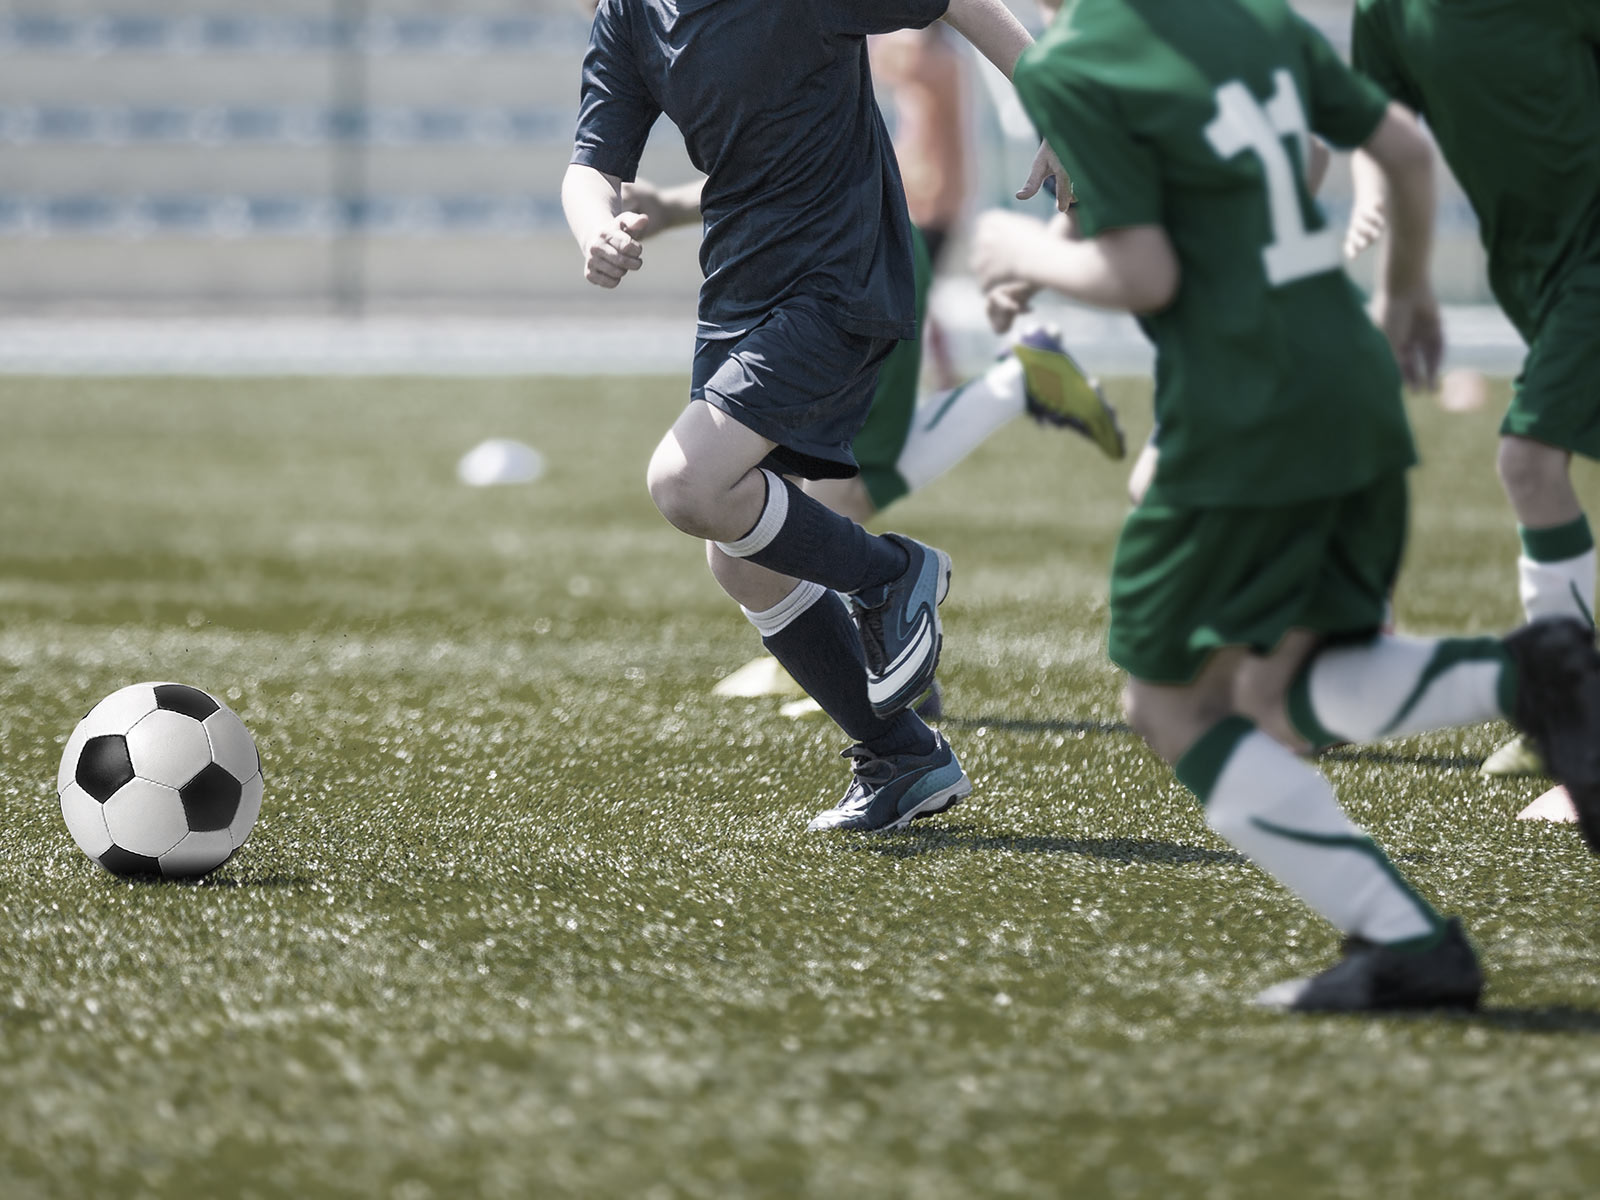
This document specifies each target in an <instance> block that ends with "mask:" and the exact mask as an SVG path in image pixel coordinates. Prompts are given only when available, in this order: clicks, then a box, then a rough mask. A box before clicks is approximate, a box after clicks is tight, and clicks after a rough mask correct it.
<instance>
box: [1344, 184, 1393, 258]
mask: <svg viewBox="0 0 1600 1200" xmlns="http://www.w3.org/2000/svg"><path fill="white" fill-rule="evenodd" d="M1388 224H1389V222H1388V218H1386V217H1385V216H1384V212H1383V197H1382V196H1374V197H1372V199H1371V200H1370V201H1367V202H1365V203H1361V204H1358V205H1357V206H1356V207H1355V208H1354V209H1353V210H1352V211H1351V213H1350V224H1349V226H1348V227H1347V228H1346V229H1345V231H1344V256H1345V257H1346V258H1355V257H1356V255H1358V254H1360V253H1361V252H1362V251H1363V250H1365V249H1366V248H1367V247H1368V246H1370V245H1372V244H1373V243H1374V242H1376V241H1377V240H1378V239H1379V238H1380V237H1382V236H1383V231H1384V230H1385V229H1386V228H1387V227H1388Z"/></svg>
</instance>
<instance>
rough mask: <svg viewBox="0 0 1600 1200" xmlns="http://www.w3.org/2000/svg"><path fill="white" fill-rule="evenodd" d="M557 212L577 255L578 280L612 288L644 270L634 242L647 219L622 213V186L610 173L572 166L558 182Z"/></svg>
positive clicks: (633, 213) (629, 213) (639, 235)
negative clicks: (578, 251) (580, 262)
mask: <svg viewBox="0 0 1600 1200" xmlns="http://www.w3.org/2000/svg"><path fill="white" fill-rule="evenodd" d="M561 209H562V211H563V212H564V213H565V214H566V217H567V228H568V229H570V230H571V231H572V236H573V237H575V238H576V239H577V240H578V248H579V249H581V250H582V251H583V277H584V278H585V279H587V280H588V281H589V282H590V283H592V284H594V285H595V286H596V287H603V288H614V287H616V286H617V284H619V283H621V282H622V279H623V276H625V275H626V274H627V273H628V272H629V271H637V270H638V269H639V268H640V267H642V266H644V247H643V246H641V245H640V244H639V238H640V237H641V236H642V235H643V234H644V231H645V229H646V227H647V226H648V225H649V221H648V219H647V218H645V217H644V216H643V215H642V214H640V213H636V212H624V211H623V210H622V183H621V181H620V180H619V179H618V178H617V177H616V176H615V175H607V174H606V173H605V172H603V171H598V170H596V169H595V168H594V167H589V166H585V165H584V164H582V163H573V164H572V165H571V166H569V167H568V168H567V174H566V177H565V178H564V179H563V180H562V181H561Z"/></svg>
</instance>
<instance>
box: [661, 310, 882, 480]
mask: <svg viewBox="0 0 1600 1200" xmlns="http://www.w3.org/2000/svg"><path fill="white" fill-rule="evenodd" d="M896 345H897V343H896V342H894V341H891V340H888V339H885V338H873V337H864V336H862V335H861V334H856V333H849V332H847V331H846V330H843V329H840V328H839V327H838V326H836V325H834V324H832V323H831V322H829V321H828V320H827V319H826V318H825V317H824V316H823V315H822V314H821V313H820V312H818V311H816V310H815V309H813V308H810V307H808V306H805V305H799V304H790V305H786V306H784V307H783V308H779V309H777V310H775V311H774V312H773V313H772V314H771V315H770V316H768V317H767V319H766V320H764V321H762V322H761V324H759V325H757V326H756V327H755V328H754V329H752V330H751V331H750V332H749V333H747V334H745V335H744V336H743V337H739V338H727V339H722V340H712V339H708V338H701V339H700V341H699V342H697V343H696V344H695V348H694V375H693V380H692V383H691V386H690V390H689V394H690V396H691V397H692V398H694V399H696V400H704V401H706V402H707V403H708V404H712V405H715V406H716V407H717V408H720V409H721V410H722V411H723V412H725V413H727V414H728V415H729V416H730V417H732V418H733V419H734V420H735V421H738V422H739V424H741V425H743V426H745V427H746V428H747V429H752V430H754V431H755V432H756V433H759V434H760V435H761V436H762V437H764V438H766V439H767V440H768V441H771V442H776V443H777V447H776V448H775V449H774V450H773V451H772V453H771V454H769V455H768V456H767V457H766V460H765V461H763V462H762V464H761V465H762V466H764V467H767V468H768V469H770V470H773V471H777V472H778V473H779V474H780V475H799V476H801V477H802V478H804V479H847V478H849V477H850V476H852V475H854V474H856V470H857V468H856V459H855V455H854V454H852V453H851V451H850V443H851V442H852V441H854V440H855V436H856V434H857V433H858V432H860V429H861V425H862V423H863V422H864V421H865V420H866V419H867V412H868V410H869V409H870V408H871V407H872V395H873V392H874V390H875V389H876V388H877V385H878V368H879V367H880V366H882V365H883V360H884V359H885V358H887V357H888V355H889V352H890V351H891V350H893V349H894V347H895V346H896Z"/></svg>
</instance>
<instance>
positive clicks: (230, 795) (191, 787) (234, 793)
mask: <svg viewBox="0 0 1600 1200" xmlns="http://www.w3.org/2000/svg"><path fill="white" fill-rule="evenodd" d="M243 790H244V788H243V786H242V785H241V784H240V783H239V781H238V780H237V779H235V778H234V777H233V776H232V775H230V774H229V773H228V772H227V770H226V769H224V768H223V767H220V766H218V765H217V764H216V763H208V764H207V765H206V768H205V770H203V771H201V772H200V774H198V775H196V776H195V777H194V778H193V779H191V780H189V782H188V783H186V784H184V785H183V786H182V787H181V788H179V789H178V795H179V796H181V797H183V812H184V815H185V816H187V817H188V818H189V828H190V829H194V830H198V831H200V832H202V833H208V832H210V831H211V830H214V829H226V828H227V827H228V826H229V825H231V824H233V817H234V814H235V813H237V812H238V811H239V795H240V793H241V792H242V791H243Z"/></svg>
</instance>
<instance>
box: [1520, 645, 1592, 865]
mask: <svg viewBox="0 0 1600 1200" xmlns="http://www.w3.org/2000/svg"><path fill="white" fill-rule="evenodd" d="M1502 644H1503V645H1504V646H1505V648H1506V653H1507V654H1509V655H1510V656H1511V660H1512V662H1514V663H1515V664H1516V669H1517V699H1516V711H1515V712H1514V713H1513V714H1512V717H1511V722H1512V724H1513V725H1515V726H1516V727H1517V728H1518V729H1520V730H1521V731H1522V732H1523V733H1524V734H1526V735H1527V736H1528V737H1529V738H1530V739H1531V740H1532V742H1533V745H1534V748H1535V749H1536V750H1538V752H1539V756H1540V757H1541V758H1542V759H1543V760H1544V763H1545V766H1546V767H1547V768H1548V770H1549V772H1550V774H1551V776H1552V777H1554V779H1555V780H1556V782H1557V783H1560V784H1562V785H1563V786H1564V787H1565V788H1566V789H1567V794H1568V795H1570V796H1571V797H1572V806H1573V808H1575V809H1576V810H1577V812H1578V829H1579V830H1580V831H1581V832H1582V834H1583V840H1584V841H1585V842H1587V843H1588V846H1589V849H1590V850H1593V851H1594V852H1595V853H1596V854H1600V650H1597V649H1596V648H1595V644H1594V630H1592V629H1591V628H1590V627H1589V626H1588V625H1586V624H1584V623H1583V622H1582V621H1580V620H1578V619H1577V618H1575V617H1547V618H1545V619H1544V620H1540V621H1534V622H1533V623H1531V624H1529V625H1524V626H1523V627H1522V628H1521V629H1518V630H1515V631H1513V632H1512V633H1510V634H1507V635H1506V637H1505V639H1504V641H1503V643H1502Z"/></svg>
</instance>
